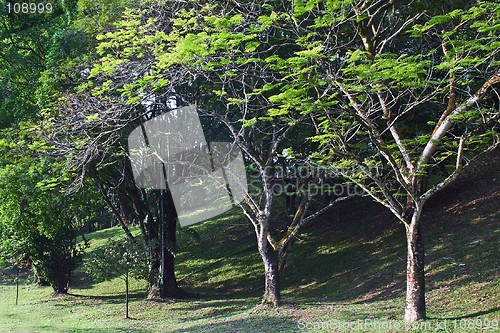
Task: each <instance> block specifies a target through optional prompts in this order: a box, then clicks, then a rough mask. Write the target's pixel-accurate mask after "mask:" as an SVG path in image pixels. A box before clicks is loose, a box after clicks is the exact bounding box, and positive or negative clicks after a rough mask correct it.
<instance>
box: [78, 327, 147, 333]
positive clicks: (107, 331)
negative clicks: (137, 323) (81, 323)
mask: <svg viewBox="0 0 500 333" xmlns="http://www.w3.org/2000/svg"><path fill="white" fill-rule="evenodd" d="M71 332H72V333H116V332H120V333H129V332H130V333H151V332H153V331H150V330H145V329H142V328H126V327H110V328H77V329H73V330H72V331H71Z"/></svg>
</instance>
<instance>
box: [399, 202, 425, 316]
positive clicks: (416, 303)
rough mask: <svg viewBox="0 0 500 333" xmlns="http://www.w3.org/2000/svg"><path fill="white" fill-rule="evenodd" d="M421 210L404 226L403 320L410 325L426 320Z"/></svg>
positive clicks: (415, 212)
mask: <svg viewBox="0 0 500 333" xmlns="http://www.w3.org/2000/svg"><path fill="white" fill-rule="evenodd" d="M420 213H421V209H416V210H415V211H414V213H413V216H412V220H411V224H409V225H406V239H407V245H408V257H407V263H406V307H405V317H404V320H405V322H407V323H412V322H415V321H417V320H424V319H426V309H425V271H424V264H425V263H424V261H425V248H424V242H423V237H422V232H421V230H420V223H419V222H420Z"/></svg>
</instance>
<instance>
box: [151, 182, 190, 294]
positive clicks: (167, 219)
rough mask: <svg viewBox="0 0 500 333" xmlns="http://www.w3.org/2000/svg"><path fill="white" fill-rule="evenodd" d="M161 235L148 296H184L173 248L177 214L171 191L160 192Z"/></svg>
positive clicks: (156, 247) (175, 239) (152, 268)
mask: <svg viewBox="0 0 500 333" xmlns="http://www.w3.org/2000/svg"><path fill="white" fill-rule="evenodd" d="M158 204H159V210H160V212H159V215H158V216H159V218H158V220H159V221H158V227H159V229H160V230H159V232H158V233H154V234H155V235H159V239H158V242H154V243H157V244H158V245H157V246H155V249H154V251H155V254H154V257H153V258H155V259H156V258H157V260H155V262H154V263H153V264H152V266H151V267H150V281H149V287H148V298H149V299H153V298H161V299H165V298H182V297H183V296H184V293H183V292H182V290H181V289H180V288H179V286H178V284H177V279H176V277H175V257H174V254H173V252H172V251H173V250H174V248H175V246H176V243H177V237H176V232H177V214H176V211H175V206H174V202H173V199H172V196H171V195H170V191H168V190H166V191H164V190H161V192H160V193H159V202H158Z"/></svg>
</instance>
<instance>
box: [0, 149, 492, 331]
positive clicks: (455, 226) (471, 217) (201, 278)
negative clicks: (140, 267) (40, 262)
mask: <svg viewBox="0 0 500 333" xmlns="http://www.w3.org/2000/svg"><path fill="white" fill-rule="evenodd" d="M498 162H499V158H498V153H496V154H494V155H493V157H492V158H491V159H490V160H489V161H487V162H486V163H485V165H483V167H481V168H480V169H477V170H474V172H473V173H469V174H468V175H466V176H465V177H463V179H461V180H460V181H459V182H458V183H457V184H455V185H454V186H453V187H450V188H448V189H446V191H444V192H442V193H440V194H439V195H438V196H437V197H436V198H434V200H433V203H430V204H429V205H428V206H427V207H426V212H425V215H424V218H423V221H424V233H425V240H426V246H427V253H428V255H427V275H426V276H427V290H428V293H427V306H428V315H429V317H430V320H428V321H427V322H426V323H425V324H422V325H425V326H421V327H413V328H412V329H411V331H413V332H424V331H425V332H427V331H434V332H435V331H439V332H467V331H470V332H477V331H484V332H494V331H498V330H495V329H494V327H495V325H496V327H498V321H500V311H499V306H498V299H499V298H498V297H499V290H500V284H499V281H500V279H499V278H500V274H499V271H498V267H499V262H498V242H499V230H498V222H499V221H500V215H499V206H500V205H499V199H500V189H499V187H498V176H496V175H499V174H500V172H499V171H500V170H499V165H500V163H498ZM193 229H195V230H196V231H197V232H198V234H199V235H200V239H199V240H196V239H193V238H190V237H189V236H188V235H186V234H181V235H180V240H179V244H180V248H179V253H178V255H177V259H176V260H177V268H178V273H177V276H178V279H179V284H180V285H181V287H183V288H184V289H185V290H186V291H188V292H189V293H190V294H191V295H192V297H191V298H189V299H186V300H175V301H174V300H168V301H164V302H151V301H145V300H144V287H145V284H144V282H142V281H133V284H132V294H133V298H132V302H131V310H130V313H131V316H132V317H133V319H130V320H126V319H124V309H123V298H124V296H123V290H124V285H123V281H122V280H120V279H119V278H117V279H115V280H112V281H108V282H102V283H93V282H92V281H90V280H89V279H88V278H86V277H85V276H84V275H83V274H82V273H81V272H80V273H79V274H78V275H77V277H76V279H75V281H74V283H73V285H72V288H71V290H70V293H71V294H70V295H67V296H53V295H52V293H51V290H50V288H47V287H36V286H34V285H33V284H29V283H27V282H25V281H23V283H22V288H21V292H20V303H19V305H17V306H15V305H14V301H15V286H14V284H13V282H12V280H11V279H10V278H11V277H12V272H9V271H8V270H4V271H3V272H2V273H1V274H2V275H1V276H0V332H89V333H90V332H98V333H99V332H139V333H141V332H143V333H150V332H297V331H307V332H335V331H338V332H400V331H402V330H403V324H402V322H401V321H400V319H401V318H402V317H403V306H404V291H405V237H404V230H403V228H402V226H400V225H398V224H397V223H396V221H395V220H394V218H392V217H391V215H390V214H388V213H387V212H386V211H385V209H384V208H382V207H381V206H379V205H377V204H374V203H372V202H371V201H370V200H368V199H367V198H358V199H355V200H351V201H346V202H344V203H343V204H341V205H340V206H338V207H335V208H333V209H332V210H330V211H329V213H327V214H325V215H324V216H322V217H321V218H320V219H319V220H318V221H317V222H316V223H315V224H313V225H311V226H309V227H308V228H307V229H305V230H304V231H303V233H302V234H301V235H300V236H299V240H298V241H297V243H296V244H295V245H294V248H293V250H292V253H291V255H290V258H289V264H288V266H287V267H286V270H285V272H284V275H283V276H282V287H283V300H284V305H283V306H282V307H281V308H279V309H278V310H274V309H270V308H263V307H261V306H260V305H259V297H260V295H261V294H262V292H263V288H262V285H263V278H262V270H263V268H262V264H261V261H260V258H259V256H258V254H257V251H256V244H255V240H254V236H253V231H252V227H251V226H250V224H249V223H248V222H246V221H245V220H244V219H243V218H242V217H241V216H240V215H239V214H238V211H233V212H230V213H228V214H226V215H225V216H223V217H220V218H218V219H215V220H212V221H209V222H206V223H203V224H199V225H196V226H194V227H193ZM134 232H138V231H137V230H135V231H134ZM121 235H122V232H121V230H120V229H118V228H111V229H107V230H102V231H98V232H95V233H93V234H91V235H89V238H90V239H91V244H92V246H91V248H90V249H89V251H92V250H94V249H95V248H96V247H98V246H101V245H103V244H104V243H105V242H106V240H107V239H108V238H110V237H118V236H121Z"/></svg>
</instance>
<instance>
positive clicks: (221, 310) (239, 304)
mask: <svg viewBox="0 0 500 333" xmlns="http://www.w3.org/2000/svg"><path fill="white" fill-rule="evenodd" d="M258 304H260V301H259V299H248V298H244V299H242V298H240V299H217V300H208V299H197V300H188V301H186V302H184V301H180V302H179V301H178V302H177V304H176V306H175V310H176V311H182V312H188V311H189V313H190V315H189V318H186V319H185V320H183V321H184V322H188V321H192V320H200V319H215V318H223V317H226V316H227V315H230V314H235V313H237V312H241V311H246V310H248V309H251V308H254V307H255V306H256V305H258Z"/></svg>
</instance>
